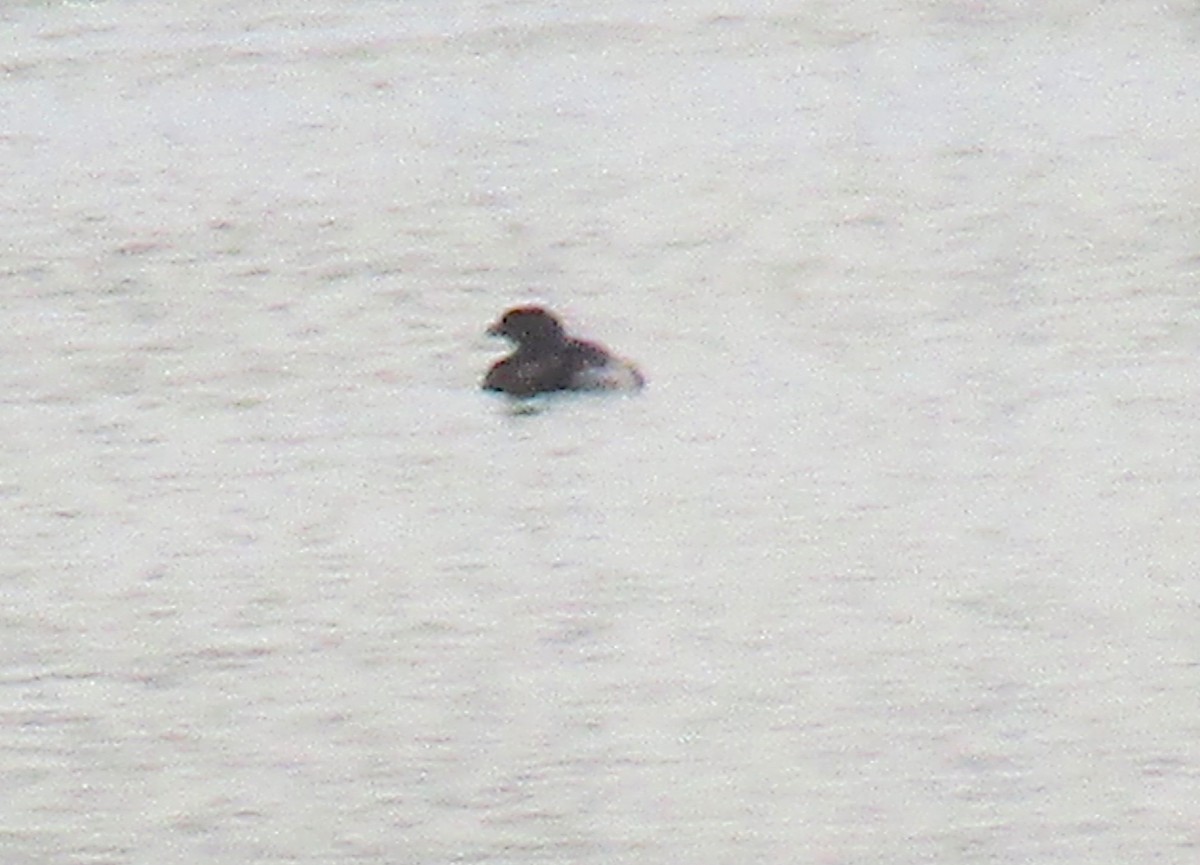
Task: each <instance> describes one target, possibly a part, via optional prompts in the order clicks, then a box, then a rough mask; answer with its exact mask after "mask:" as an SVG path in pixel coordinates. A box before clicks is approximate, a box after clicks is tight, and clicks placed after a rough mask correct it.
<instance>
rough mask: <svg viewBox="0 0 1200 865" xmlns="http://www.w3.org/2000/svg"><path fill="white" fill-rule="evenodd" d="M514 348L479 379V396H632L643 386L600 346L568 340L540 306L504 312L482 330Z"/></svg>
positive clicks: (634, 372)
mask: <svg viewBox="0 0 1200 865" xmlns="http://www.w3.org/2000/svg"><path fill="white" fill-rule="evenodd" d="M488 334H490V335H491V336H504V337H508V338H509V339H511V340H512V341H513V342H515V343H516V344H517V349H516V351H514V352H513V353H512V354H510V355H509V356H508V357H506V358H504V359H502V360H499V361H497V362H496V363H495V364H493V365H492V368H491V369H489V370H488V373H487V376H485V377H484V379H483V389H484V390H496V391H501V392H502V393H506V394H509V395H510V396H519V397H524V396H533V395H534V394H539V393H549V392H551V391H556V390H637V389H638V388H640V387H642V386H643V385H644V384H645V383H646V382H645V379H644V378H642V374H641V373H640V372H638V369H637V367H635V366H634V365H633V364H631V363H630V362H629V361H627V360H624V359H623V358H619V357H616V356H615V355H612V354H610V353H609V352H608V350H607V349H605V348H604V347H603V346H601V345H597V344H596V343H594V342H588V341H587V340H583V339H575V338H574V337H572V336H568V335H567V332H566V331H565V330H563V326H562V324H561V323H559V320H558V319H557V318H555V317H554V314H553V313H551V312H549V311H548V310H545V309H542V308H541V307H540V306H518V307H514V308H513V309H510V310H509V311H508V312H506V313H504V315H502V316H501V317H500V320H499V321H497V322H496V323H495V324H493V325H492V326H491V327H489V328H488Z"/></svg>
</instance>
